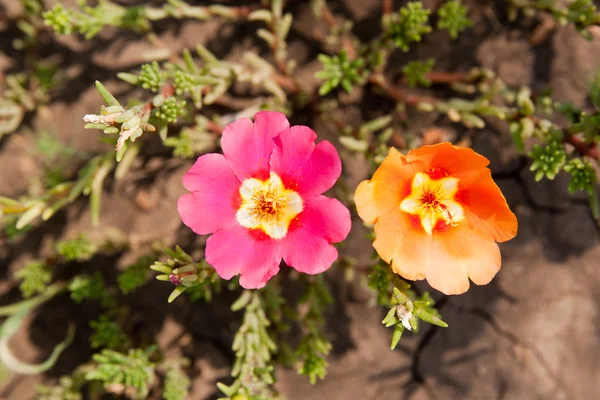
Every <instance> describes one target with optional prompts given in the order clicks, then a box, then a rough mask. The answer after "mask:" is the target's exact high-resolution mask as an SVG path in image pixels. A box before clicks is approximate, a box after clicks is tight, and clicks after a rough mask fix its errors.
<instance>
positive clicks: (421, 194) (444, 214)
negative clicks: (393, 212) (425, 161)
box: [400, 172, 465, 235]
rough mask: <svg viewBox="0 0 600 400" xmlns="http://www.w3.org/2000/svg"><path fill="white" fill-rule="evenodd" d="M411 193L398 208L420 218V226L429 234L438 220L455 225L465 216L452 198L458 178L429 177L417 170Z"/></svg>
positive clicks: (456, 189)
mask: <svg viewBox="0 0 600 400" xmlns="http://www.w3.org/2000/svg"><path fill="white" fill-rule="evenodd" d="M411 189H412V190H411V193H410V195H409V196H408V197H406V198H405V199H404V200H402V203H400V209H401V210H402V211H404V212H407V213H409V214H412V215H417V216H419V218H420V219H421V226H422V227H423V229H424V230H425V232H427V233H428V234H430V235H431V233H432V231H433V229H434V228H435V226H436V225H437V223H438V221H439V220H442V221H444V222H445V223H446V225H452V226H455V225H456V224H457V223H458V222H459V221H461V220H462V219H464V218H465V214H464V211H463V208H462V207H461V205H460V204H458V202H456V201H455V200H454V196H455V195H456V192H457V191H458V179H457V178H452V177H445V178H440V179H431V178H430V177H429V175H427V174H425V173H422V172H418V173H417V174H416V175H415V177H414V178H413V181H412V185H411Z"/></svg>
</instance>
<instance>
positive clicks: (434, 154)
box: [406, 142, 490, 179]
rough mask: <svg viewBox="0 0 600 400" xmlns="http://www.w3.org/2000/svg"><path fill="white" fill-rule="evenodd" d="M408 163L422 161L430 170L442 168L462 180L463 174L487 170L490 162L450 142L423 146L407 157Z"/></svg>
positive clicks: (410, 152)
mask: <svg viewBox="0 0 600 400" xmlns="http://www.w3.org/2000/svg"><path fill="white" fill-rule="evenodd" d="M406 159H407V160H408V161H411V162H414V161H420V162H422V163H423V164H424V165H427V166H428V169H435V168H440V169H442V170H444V171H445V172H446V173H448V174H449V175H450V176H453V177H455V178H459V179H461V177H462V174H464V173H468V172H470V171H472V170H474V169H480V168H485V167H486V166H488V164H489V163H490V160H488V159H487V158H485V157H484V156H482V155H480V154H477V153H475V152H474V151H473V150H472V149H468V148H464V147H457V146H454V145H452V144H450V143H448V142H444V143H439V144H434V145H431V146H422V147H419V148H418V149H415V150H411V151H409V152H408V154H407V155H406Z"/></svg>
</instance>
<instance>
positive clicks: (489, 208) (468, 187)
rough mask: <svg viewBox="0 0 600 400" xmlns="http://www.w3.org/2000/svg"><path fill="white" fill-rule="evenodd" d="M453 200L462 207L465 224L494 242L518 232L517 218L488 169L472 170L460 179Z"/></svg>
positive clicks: (511, 236)
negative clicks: (489, 237) (486, 235)
mask: <svg viewBox="0 0 600 400" xmlns="http://www.w3.org/2000/svg"><path fill="white" fill-rule="evenodd" d="M459 187H460V189H459V192H458V193H457V196H456V200H457V201H458V202H459V203H461V204H462V205H463V206H464V208H465V216H466V218H467V221H468V223H469V224H470V225H471V226H472V227H474V228H475V229H478V230H480V231H482V232H485V233H487V234H489V235H491V237H492V238H493V239H494V240H495V241H497V242H505V241H507V240H510V239H512V238H513V237H515V236H516V234H517V228H518V225H519V224H518V221H517V217H516V216H515V214H514V213H513V212H512V211H511V210H510V208H509V207H508V204H507V203H506V199H505V198H504V195H503V194H502V191H500V188H499V187H498V185H496V183H495V182H494V180H493V179H492V173H491V171H490V170H489V169H487V168H486V169H483V170H481V172H473V173H472V174H470V175H469V176H468V177H464V178H463V179H462V180H461V181H460V182H459Z"/></svg>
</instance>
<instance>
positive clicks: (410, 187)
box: [354, 143, 517, 294]
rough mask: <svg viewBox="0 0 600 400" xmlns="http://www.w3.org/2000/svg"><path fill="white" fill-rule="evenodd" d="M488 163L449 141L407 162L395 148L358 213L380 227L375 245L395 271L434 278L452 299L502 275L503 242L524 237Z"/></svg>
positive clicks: (368, 185) (361, 198) (359, 197)
mask: <svg viewBox="0 0 600 400" xmlns="http://www.w3.org/2000/svg"><path fill="white" fill-rule="evenodd" d="M488 164H489V160H488V159H487V158H485V157H483V156H481V155H479V154H477V153H475V152H474V151H473V150H471V149H466V148H459V147H456V146H453V145H451V144H450V143H440V144H436V145H433V146H423V147H421V148H419V149H416V150H411V151H409V152H408V154H407V155H406V156H403V155H402V154H401V153H400V152H398V151H397V150H396V149H394V148H392V149H390V152H389V154H388V155H387V157H386V158H385V160H384V161H383V163H382V164H381V166H380V167H379V168H378V169H377V171H375V174H374V175H373V179H371V180H368V181H363V182H361V184H360V185H359V186H358V188H357V189H356V193H355V195H354V200H355V202H356V208H357V210H358V215H359V216H360V217H361V218H362V219H363V220H364V221H366V222H368V223H374V224H375V236H376V238H375V242H374V243H373V246H374V247H375V250H377V253H379V256H380V257H381V258H382V259H383V260H385V261H386V262H387V263H389V264H391V266H392V269H393V270H394V272H395V273H397V274H399V275H401V276H403V277H404V278H406V279H410V280H421V279H427V282H429V284H430V285H431V286H432V287H433V288H435V289H437V290H439V291H441V292H443V293H445V294H461V293H464V292H466V291H467V290H468V289H469V278H471V280H472V281H473V282H474V283H475V284H477V285H485V284H487V283H489V282H490V281H491V280H492V278H493V277H494V275H496V273H497V272H498V270H499V269H500V250H499V249H498V245H497V244H496V242H504V241H507V240H510V239H512V238H513V237H514V236H515V235H516V234H517V218H516V217H515V215H514V214H513V213H512V211H510V209H509V208H508V204H507V203H506V199H505V198H504V196H503V195H502V192H501V191H500V189H499V188H498V186H497V185H496V184H495V183H494V181H493V180H492V174H491V171H490V170H489V169H488V168H487V165H488Z"/></svg>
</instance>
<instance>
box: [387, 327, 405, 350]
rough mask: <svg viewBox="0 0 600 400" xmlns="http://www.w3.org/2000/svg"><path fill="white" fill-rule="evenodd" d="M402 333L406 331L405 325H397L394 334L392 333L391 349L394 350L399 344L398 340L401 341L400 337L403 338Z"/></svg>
mask: <svg viewBox="0 0 600 400" xmlns="http://www.w3.org/2000/svg"><path fill="white" fill-rule="evenodd" d="M402 333H404V325H402V324H398V325H396V328H394V334H393V335H392V343H391V345H390V349H392V350H394V349H395V348H396V346H398V342H399V341H400V338H402Z"/></svg>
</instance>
